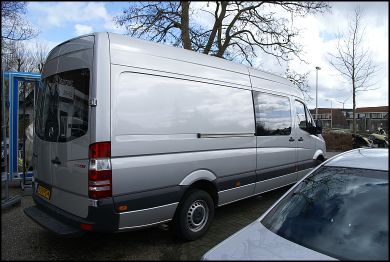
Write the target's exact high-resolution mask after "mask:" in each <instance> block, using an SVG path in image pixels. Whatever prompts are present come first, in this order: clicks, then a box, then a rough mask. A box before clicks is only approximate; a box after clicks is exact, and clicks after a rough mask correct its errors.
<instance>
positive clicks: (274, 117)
mask: <svg viewBox="0 0 390 262" xmlns="http://www.w3.org/2000/svg"><path fill="white" fill-rule="evenodd" d="M253 98H254V104H255V112H256V113H255V114H256V135H257V136H287V135H290V133H291V112H290V109H291V107H290V99H289V98H288V97H284V96H279V95H272V94H267V93H262V92H256V91H255V92H253Z"/></svg>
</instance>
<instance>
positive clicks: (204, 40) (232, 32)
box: [114, 1, 330, 65]
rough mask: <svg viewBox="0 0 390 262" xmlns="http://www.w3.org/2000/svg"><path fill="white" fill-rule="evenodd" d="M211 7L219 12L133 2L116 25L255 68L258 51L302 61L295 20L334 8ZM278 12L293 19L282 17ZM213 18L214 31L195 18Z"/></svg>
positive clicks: (283, 4) (186, 5)
mask: <svg viewBox="0 0 390 262" xmlns="http://www.w3.org/2000/svg"><path fill="white" fill-rule="evenodd" d="M210 3H211V2H209V3H208V5H210ZM212 4H213V6H214V4H215V9H214V11H209V9H205V8H204V9H200V10H197V9H195V8H192V7H191V2H189V1H182V2H168V1H161V2H138V3H130V7H129V8H127V9H125V10H124V11H123V14H122V15H120V16H117V17H115V18H114V21H115V22H116V23H117V24H118V25H120V26H125V28H126V29H127V31H128V34H129V35H131V36H135V37H139V38H144V39H147V40H151V41H155V42H164V43H168V44H172V45H174V46H181V47H183V48H185V49H189V50H194V51H197V52H201V53H204V54H210V55H213V56H217V57H221V58H225V59H230V60H232V59H240V58H241V59H242V60H243V61H245V62H247V63H248V64H250V65H252V62H253V59H254V58H255V57H256V56H257V53H258V50H261V52H263V53H266V54H270V55H272V56H274V57H276V59H278V61H281V60H284V61H288V60H291V59H292V58H293V56H296V57H299V58H300V56H299V54H300V52H301V47H300V46H299V44H298V43H297V42H296V37H297V36H298V34H299V31H298V30H297V29H295V28H293V26H292V24H293V17H295V16H306V15H307V14H311V13H319V12H324V11H327V10H328V9H329V8H330V7H329V5H328V4H327V3H326V2H287V1H286V2H285V1H273V2H244V1H232V2H226V1H216V2H213V3H212ZM276 11H279V13H280V11H284V12H285V13H286V14H288V15H287V16H280V15H278V12H276ZM210 15H211V20H212V21H213V23H211V24H210V26H209V27H207V28H206V26H205V25H200V24H198V23H196V16H208V17H210ZM288 17H290V18H288ZM300 59H301V58H300ZM301 60H302V59H301Z"/></svg>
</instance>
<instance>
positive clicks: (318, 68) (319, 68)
mask: <svg viewBox="0 0 390 262" xmlns="http://www.w3.org/2000/svg"><path fill="white" fill-rule="evenodd" d="M318 70H321V67H319V66H316V120H317V119H318Z"/></svg>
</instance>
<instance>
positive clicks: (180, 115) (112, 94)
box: [24, 33, 326, 240]
mask: <svg viewBox="0 0 390 262" xmlns="http://www.w3.org/2000/svg"><path fill="white" fill-rule="evenodd" d="M37 97H38V98H37V104H36V111H35V127H34V128H35V131H34V146H33V164H34V178H33V180H34V181H33V189H34V190H33V191H34V193H33V199H34V201H35V204H36V205H35V206H32V207H29V208H27V209H25V210H24V211H25V213H26V214H27V215H28V216H29V217H30V218H31V219H33V220H34V221H35V222H37V223H38V224H40V225H41V226H43V227H45V228H47V229H49V230H51V231H53V232H55V233H57V234H60V235H63V236H77V235H81V234H83V233H85V232H87V231H96V232H120V231H128V230H134V229H140V228H144V227H149V226H153V225H158V224H162V223H167V222H170V223H172V228H173V229H174V231H175V232H176V234H177V235H178V236H179V237H180V238H182V239H185V240H194V239H197V238H199V237H201V236H202V235H203V234H205V232H206V231H207V229H208V228H209V226H210V223H211V221H212V218H213V215H214V209H215V208H216V207H220V206H223V205H225V204H228V203H231V202H235V201H237V200H240V199H244V198H248V197H251V196H254V195H257V194H260V193H263V192H266V191H269V190H272V189H275V188H279V187H283V186H286V185H288V184H292V183H295V182H296V181H298V180H299V179H300V178H301V177H303V176H304V175H305V174H306V173H307V172H308V171H309V170H310V169H311V168H313V167H314V166H316V165H318V163H319V162H321V161H323V160H324V159H325V156H326V155H325V153H326V150H325V142H324V140H323V138H322V136H321V127H319V126H316V125H315V123H314V121H313V119H312V117H311V115H310V113H309V110H308V109H307V107H306V105H305V103H304V101H303V96H302V94H301V92H300V91H299V90H298V89H296V88H295V87H294V86H292V85H291V83H290V82H289V81H288V80H286V79H284V78H282V77H279V76H276V75H273V74H270V73H266V72H263V71H259V70H255V69H252V68H249V67H246V66H244V65H239V64H235V63H233V62H230V61H226V60H223V59H220V58H215V57H211V56H207V55H203V54H198V53H195V52H192V51H188V50H184V49H180V48H175V47H170V46H165V45H161V44H156V43H151V42H147V41H142V40H138V39H133V38H129V37H126V36H122V35H117V34H112V33H95V34H90V35H85V36H80V37H77V38H74V39H71V40H69V41H66V42H64V43H62V44H60V45H58V46H56V47H55V48H54V49H53V50H52V51H51V52H50V54H49V55H48V57H47V61H46V64H45V65H44V68H43V73H42V85H41V87H40V88H39V91H38V95H37Z"/></svg>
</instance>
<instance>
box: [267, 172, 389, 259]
mask: <svg viewBox="0 0 390 262" xmlns="http://www.w3.org/2000/svg"><path fill="white" fill-rule="evenodd" d="M388 193H389V192H388V174H387V172H385V171H375V170H366V169H359V168H341V167H321V168H320V169H319V170H317V171H316V172H314V173H313V174H312V175H310V176H309V177H307V178H306V179H304V180H303V181H302V182H300V184H299V185H298V186H297V187H296V188H295V189H294V190H292V191H291V192H290V193H289V194H288V195H286V197H284V198H283V200H282V201H280V202H279V203H278V204H277V205H276V206H275V207H274V208H273V209H272V210H271V211H270V212H269V213H268V214H267V215H266V216H265V217H264V219H263V220H262V221H261V223H262V224H264V226H266V227H267V228H268V229H269V230H271V231H272V232H274V233H276V234H278V235H279V236H281V237H283V238H286V239H288V240H290V241H293V242H295V243H297V244H299V245H302V246H305V247H307V248H310V249H313V250H316V251H318V252H321V253H323V254H326V255H328V256H332V257H335V258H337V259H352V260H357V259H359V260H360V259H363V260H377V259H385V260H387V259H388V213H389V208H388V204H389V203H388V202H389V200H388Z"/></svg>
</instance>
